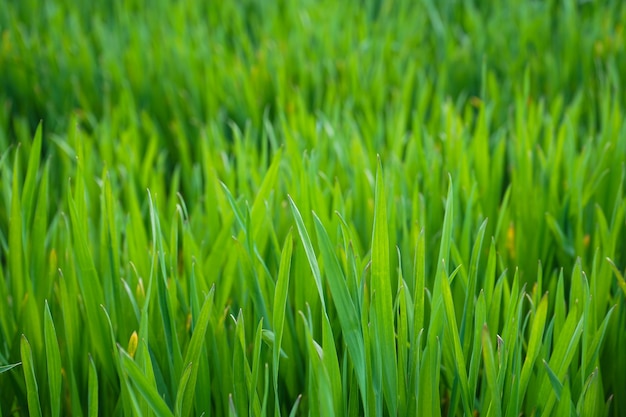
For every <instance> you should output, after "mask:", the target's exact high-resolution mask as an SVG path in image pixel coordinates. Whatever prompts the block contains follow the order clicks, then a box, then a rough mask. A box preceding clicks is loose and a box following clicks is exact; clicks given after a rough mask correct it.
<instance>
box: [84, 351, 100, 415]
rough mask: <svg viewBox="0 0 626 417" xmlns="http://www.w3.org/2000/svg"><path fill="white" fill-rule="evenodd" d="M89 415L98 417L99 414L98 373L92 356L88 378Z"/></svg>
mask: <svg viewBox="0 0 626 417" xmlns="http://www.w3.org/2000/svg"><path fill="white" fill-rule="evenodd" d="M87 380H88V382H87V391H88V394H87V415H88V416H89V417H97V416H98V415H99V412H98V399H99V397H98V371H97V370H96V364H95V363H94V361H93V358H92V357H91V355H89V376H88V378H87Z"/></svg>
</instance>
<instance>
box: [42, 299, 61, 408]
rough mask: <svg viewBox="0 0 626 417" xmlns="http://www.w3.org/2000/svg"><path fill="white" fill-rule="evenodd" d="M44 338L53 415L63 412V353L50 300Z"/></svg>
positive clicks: (47, 307)
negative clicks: (60, 348) (53, 319)
mask: <svg viewBox="0 0 626 417" xmlns="http://www.w3.org/2000/svg"><path fill="white" fill-rule="evenodd" d="M44 339H45V344H46V362H47V366H48V388H49V390H50V408H51V413H52V415H53V416H59V415H60V414H61V354H60V352H59V342H58V340H57V333H56V329H55V327H54V322H53V321H52V315H51V314H50V307H49V306H48V301H47V300H46V302H45V311H44Z"/></svg>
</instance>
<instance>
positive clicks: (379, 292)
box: [372, 160, 398, 415]
mask: <svg viewBox="0 0 626 417" xmlns="http://www.w3.org/2000/svg"><path fill="white" fill-rule="evenodd" d="M383 187H384V185H383V172H382V166H381V163H380V160H379V161H378V168H377V171H376V197H375V200H374V205H375V210H374V231H373V236H372V292H373V293H374V294H376V296H375V297H374V311H375V314H376V327H375V328H374V337H375V338H376V339H377V343H379V344H380V349H381V364H380V365H381V366H382V378H383V392H384V393H385V402H386V404H387V408H388V410H389V413H390V414H391V415H396V413H397V409H398V405H397V392H396V391H397V384H398V380H397V378H398V377H397V360H396V343H395V335H394V328H395V327H394V319H393V305H392V297H391V287H392V283H391V276H390V270H391V265H390V262H389V236H388V233H389V232H388V227H389V225H388V224H387V208H386V206H387V199H386V197H385V193H384V190H383Z"/></svg>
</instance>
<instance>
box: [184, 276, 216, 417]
mask: <svg viewBox="0 0 626 417" xmlns="http://www.w3.org/2000/svg"><path fill="white" fill-rule="evenodd" d="M214 288H215V287H212V288H211V291H210V293H209V295H208V296H207V297H206V299H205V300H204V304H203V305H202V310H201V311H200V316H199V317H198V318H197V320H196V321H195V322H194V328H193V334H192V336H191V341H190V342H189V346H188V347H187V352H186V353H185V359H184V362H183V363H184V364H185V370H184V371H183V375H182V376H181V381H180V384H179V386H178V392H177V393H176V404H177V406H176V410H177V414H178V415H179V416H188V415H189V414H190V413H191V407H192V405H193V397H194V394H195V392H196V381H197V378H198V369H199V364H200V354H201V353H202V346H203V345H204V341H205V336H206V331H207V328H208V325H209V318H210V313H211V311H212V309H213V295H214V292H215V290H214ZM183 384H184V387H183Z"/></svg>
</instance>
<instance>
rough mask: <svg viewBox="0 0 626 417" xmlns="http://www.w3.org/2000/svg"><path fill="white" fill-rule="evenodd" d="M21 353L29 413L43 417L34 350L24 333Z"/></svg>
mask: <svg viewBox="0 0 626 417" xmlns="http://www.w3.org/2000/svg"><path fill="white" fill-rule="evenodd" d="M20 353H21V356H22V367H23V369H24V378H25V379H26V395H27V398H28V413H29V414H30V415H31V416H33V417H41V406H40V404H39V387H38V386H37V378H36V377H35V368H34V363H33V352H32V351H31V348H30V343H28V340H26V336H24V335H22V339H21V342H20Z"/></svg>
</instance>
